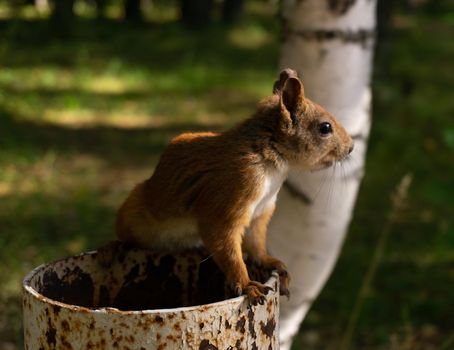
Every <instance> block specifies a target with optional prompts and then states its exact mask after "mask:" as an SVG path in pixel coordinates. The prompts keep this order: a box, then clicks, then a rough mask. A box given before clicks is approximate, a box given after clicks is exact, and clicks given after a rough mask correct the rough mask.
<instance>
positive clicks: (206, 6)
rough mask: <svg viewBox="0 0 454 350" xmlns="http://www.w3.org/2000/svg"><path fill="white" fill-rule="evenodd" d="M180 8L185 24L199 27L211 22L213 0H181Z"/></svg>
mask: <svg viewBox="0 0 454 350" xmlns="http://www.w3.org/2000/svg"><path fill="white" fill-rule="evenodd" d="M180 9H181V20H182V21H183V23H184V24H185V25H187V26H189V27H193V28H200V27H203V26H206V25H207V24H209V23H210V22H211V13H212V10H213V0H181V2H180Z"/></svg>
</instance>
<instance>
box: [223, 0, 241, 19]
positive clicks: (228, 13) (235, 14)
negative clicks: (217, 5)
mask: <svg viewBox="0 0 454 350" xmlns="http://www.w3.org/2000/svg"><path fill="white" fill-rule="evenodd" d="M243 7H244V1H243V0H224V3H223V6H222V19H223V20H224V21H225V22H227V23H231V22H234V21H236V20H237V19H238V18H239V17H240V15H241V13H242V12H243Z"/></svg>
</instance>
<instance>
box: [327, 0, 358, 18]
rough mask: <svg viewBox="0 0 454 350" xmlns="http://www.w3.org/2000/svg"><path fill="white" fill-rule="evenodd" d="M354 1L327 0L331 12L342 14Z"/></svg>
mask: <svg viewBox="0 0 454 350" xmlns="http://www.w3.org/2000/svg"><path fill="white" fill-rule="evenodd" d="M355 3H356V0H328V7H329V9H330V11H331V12H334V13H336V14H340V15H344V14H345V13H346V12H347V11H348V10H350V8H351V7H352V6H353V5H355Z"/></svg>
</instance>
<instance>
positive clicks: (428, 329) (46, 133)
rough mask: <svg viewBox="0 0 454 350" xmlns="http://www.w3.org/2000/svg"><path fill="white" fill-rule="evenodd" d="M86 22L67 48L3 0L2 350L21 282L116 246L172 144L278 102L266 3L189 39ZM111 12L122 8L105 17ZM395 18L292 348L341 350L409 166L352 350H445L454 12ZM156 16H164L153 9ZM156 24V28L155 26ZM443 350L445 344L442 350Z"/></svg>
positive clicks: (274, 30)
mask: <svg viewBox="0 0 454 350" xmlns="http://www.w3.org/2000/svg"><path fill="white" fill-rule="evenodd" d="M159 11H160V12H159V13H158V15H159V14H162V15H161V17H159V16H158V17H157V18H154V17H153V20H154V22H153V24H149V23H147V24H144V25H141V26H136V27H135V26H131V25H127V24H125V23H122V22H121V21H118V20H116V19H115V18H114V19H108V20H105V21H101V22H97V21H96V20H94V19H92V18H90V17H80V18H79V19H78V20H77V21H76V23H75V24H74V28H73V31H72V33H71V34H70V35H71V36H70V38H69V39H68V40H62V39H61V38H60V37H59V36H58V35H57V34H58V33H56V31H55V29H53V28H52V27H51V26H50V25H49V23H48V21H47V20H46V19H45V18H42V17H39V16H35V17H33V15H32V13H33V12H31V11H30V10H29V9H27V10H26V11H25V12H24V13H25V14H22V15H21V14H19V15H14V16H13V14H11V13H10V12H8V11H7V5H5V3H1V2H0V17H1V20H0V36H1V38H2V40H1V41H0V67H1V68H0V281H1V287H0V349H3V348H4V349H14V348H17V349H20V348H21V347H22V345H21V342H22V334H21V322H22V319H21V304H20V281H21V279H22V277H23V276H24V275H25V274H26V273H27V272H28V271H29V270H30V269H32V268H33V267H35V266H36V265H39V264H41V263H43V262H45V261H49V260H52V259H56V258H60V257H63V256H66V255H69V254H75V253H78V252H80V251H83V250H88V249H93V248H96V247H97V246H98V245H100V244H102V243H103V242H105V241H107V240H109V239H110V238H111V237H112V224H113V218H114V213H115V209H116V208H117V207H118V205H119V203H120V202H121V200H122V199H123V198H124V196H125V195H126V193H127V192H128V191H129V189H130V188H131V187H132V185H133V184H134V183H136V182H137V181H139V180H141V179H143V178H144V177H146V176H148V175H149V174H150V173H151V172H152V170H153V166H154V164H155V163H156V161H157V159H158V157H159V154H160V152H161V151H162V149H163V148H164V147H165V144H166V143H167V141H168V140H169V139H170V138H171V137H172V136H174V135H175V134H177V133H180V132H182V131H185V130H205V129H210V130H213V129H216V130H218V129H224V128H226V127H227V126H229V125H231V124H233V123H235V122H236V121H238V120H240V119H242V118H244V117H246V116H247V115H248V114H249V113H250V112H252V111H253V109H254V105H255V103H256V101H257V100H258V99H259V98H260V97H262V96H264V95H266V94H268V93H269V91H270V88H271V86H272V83H273V81H274V77H275V73H276V67H277V62H278V54H279V45H278V41H279V29H278V28H279V22H278V19H277V8H276V6H275V5H273V4H272V3H264V2H258V1H253V2H250V3H249V4H248V6H247V8H246V13H245V16H244V19H243V20H242V21H241V22H239V23H238V24H236V25H234V26H231V27H227V26H224V25H221V24H219V23H213V24H212V25H211V26H210V27H209V29H207V30H204V31H203V32H190V31H187V30H185V29H184V28H182V27H181V26H180V25H179V24H178V23H176V22H175V21H174V12H173V11H172V10H169V9H168V8H166V7H165V6H164V7H162V8H159ZM111 12H112V13H113V15H112V16H113V17H115V9H112V11H111ZM445 13H446V11H441V10H433V11H422V10H417V11H414V12H412V13H408V12H403V11H399V12H397V13H396V14H394V15H393V17H392V21H391V27H390V32H389V34H388V36H387V37H385V38H384V39H383V41H382V42H381V43H380V50H379V52H378V56H377V59H376V66H375V75H374V83H373V87H374V96H375V101H374V125H373V129H372V134H371V139H370V148H369V155H368V161H367V169H366V176H365V179H364V182H363V186H362V189H361V193H360V196H359V199H358V205H357V207H356V212H355V218H354V220H353V223H352V225H351V229H350V234H349V236H348V239H347V241H346V243H345V248H344V250H343V252H342V255H341V258H340V261H339V264H338V265H337V267H336V269H335V271H334V274H333V276H332V278H331V279H330V280H329V282H328V284H327V286H326V288H325V289H324V291H323V293H322V295H321V296H320V298H319V299H318V300H317V301H316V303H315V304H314V307H313V309H312V310H311V312H310V313H309V315H308V317H307V319H306V321H305V324H304V326H303V328H302V331H301V333H300V334H299V336H298V338H297V339H296V344H295V349H299V348H301V347H304V349H313V350H316V349H333V350H334V349H336V348H337V346H338V343H339V341H340V339H341V338H342V335H343V332H344V331H345V327H346V323H347V320H348V318H349V315H350V313H351V310H352V307H353V304H354V302H355V298H356V295H357V292H358V289H359V287H360V285H361V282H362V278H363V276H364V274H365V271H366V270H367V266H368V263H369V260H370V256H371V255H372V253H373V250H374V244H375V243H376V242H377V240H378V236H379V234H380V232H381V230H382V225H383V221H384V219H385V217H386V215H387V214H386V213H387V212H388V211H389V208H390V199H389V197H390V193H391V190H392V189H393V188H394V187H395V185H396V184H397V183H398V182H399V180H400V178H401V177H402V176H403V175H404V174H406V173H408V172H411V173H412V174H413V180H414V182H413V185H412V187H411V190H410V193H409V198H408V204H407V207H406V208H405V210H404V212H403V214H402V215H401V217H399V219H398V220H397V223H396V224H395V225H394V226H393V229H392V232H390V239H389V241H388V245H387V247H386V250H385V254H384V256H383V259H382V262H381V264H380V265H379V267H378V270H377V274H376V278H375V279H374V280H373V285H372V288H371V289H370V290H369V293H368V295H367V297H366V299H365V304H364V307H363V309H362V312H361V314H360V318H359V323H358V325H359V326H358V328H357V331H356V333H355V334H356V336H355V338H354V345H355V348H357V349H373V350H374V349H441V348H442V347H443V346H445V345H446V342H449V341H450V340H449V335H450V331H451V330H452V329H453V328H454V321H453V319H452V316H451V312H450V311H452V310H450V309H449V306H450V305H454V295H453V293H452V283H453V280H454V270H453V266H454V264H453V263H454V249H453V248H454V231H453V230H454V229H453V222H452V211H453V206H454V200H453V198H454V182H453V179H454V172H453V170H454V169H453V167H454V158H453V153H454V124H453V122H452V114H453V111H454V105H453V102H452V98H451V96H450V95H451V94H450V86H451V83H452V81H453V76H452V74H453V73H452V72H453V71H454V70H453V66H452V62H451V61H452V60H451V57H452V54H453V51H454V50H453V45H452V43H451V42H450V38H451V37H452V29H451V28H452V24H453V23H452V20H453V19H452V16H451V17H450V16H448V15H446V14H445ZM155 16H156V15H155ZM159 19H161V20H159ZM448 346H449V344H448Z"/></svg>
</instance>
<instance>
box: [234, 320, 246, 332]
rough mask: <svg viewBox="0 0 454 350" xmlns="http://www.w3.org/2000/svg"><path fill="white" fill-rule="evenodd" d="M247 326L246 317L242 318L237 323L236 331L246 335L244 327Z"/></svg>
mask: <svg viewBox="0 0 454 350" xmlns="http://www.w3.org/2000/svg"><path fill="white" fill-rule="evenodd" d="M245 324H246V317H244V316H242V317H241V318H240V319H239V320H238V322H237V323H236V326H235V330H236V331H240V332H241V333H244V332H245V331H246V330H245V329H244V325H245Z"/></svg>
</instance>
